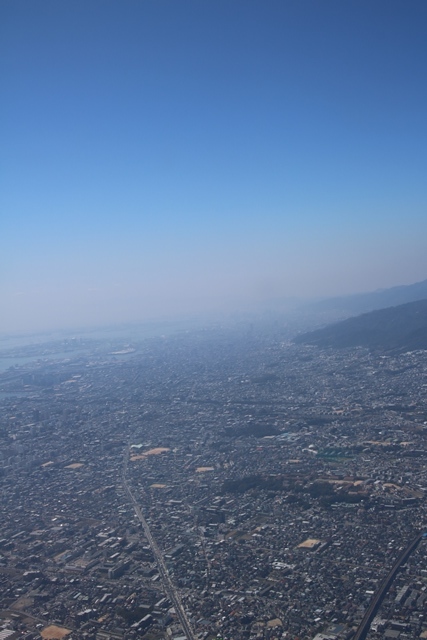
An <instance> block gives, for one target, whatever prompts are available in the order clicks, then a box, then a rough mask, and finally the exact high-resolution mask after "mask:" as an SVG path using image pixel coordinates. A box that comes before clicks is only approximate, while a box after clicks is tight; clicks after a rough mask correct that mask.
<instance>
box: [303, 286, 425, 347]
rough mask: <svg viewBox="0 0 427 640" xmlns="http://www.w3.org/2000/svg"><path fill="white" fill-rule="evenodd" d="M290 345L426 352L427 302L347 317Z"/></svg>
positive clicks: (311, 332)
mask: <svg viewBox="0 0 427 640" xmlns="http://www.w3.org/2000/svg"><path fill="white" fill-rule="evenodd" d="M426 282H427V281H426ZM419 284H420V285H421V284H424V285H425V284H426V283H419ZM412 286H415V285H412ZM404 288H405V287H396V289H404ZM387 291H393V289H389V290H387ZM385 293H386V292H385ZM426 298H427V295H426ZM388 299H391V298H388ZM294 342H296V343H299V344H312V345H316V346H319V347H335V348H338V349H339V348H343V347H357V346H363V347H368V348H370V349H375V350H381V351H414V350H416V349H427V299H425V300H418V301H416V302H409V303H407V304H402V305H399V306H393V307H387V308H385V309H380V310H378V311H371V312H370V313H364V314H363V315H360V316H357V317H355V318H348V319H347V320H343V321H342V322H338V323H335V324H331V325H328V326H327V327H325V328H323V329H318V330H316V331H310V332H308V333H304V334H301V335H299V336H297V337H296V338H295V339H294Z"/></svg>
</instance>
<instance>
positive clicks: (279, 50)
mask: <svg viewBox="0 0 427 640" xmlns="http://www.w3.org/2000/svg"><path fill="white" fill-rule="evenodd" d="M0 23H1V30H2V33H1V34H0V41H1V44H0V47H1V54H0V65H1V69H0V73H1V77H2V83H1V87H0V93H1V95H0V98H1V99H0V103H1V107H0V108H1V126H2V144H1V148H0V160H1V178H0V179H1V185H0V186H1V189H0V206H1V212H0V300H1V305H2V309H3V311H2V314H1V318H0V330H4V331H12V330H14V329H17V330H21V329H25V330H29V329H37V330H38V329H43V328H58V327H72V326H78V325H79V326H81V325H91V324H98V323H100V324H104V323H114V322H125V321H131V322H133V321H139V320H144V319H146V318H154V317H159V316H174V315H176V314H182V313H195V312H205V311H223V310H234V309H238V308H248V307H251V306H254V307H256V306H257V305H258V306H260V307H262V306H263V305H268V301H269V300H270V299H276V298H281V297H287V296H307V297H310V296H327V295H335V294H341V293H351V292H356V291H366V290H373V289H376V288H379V287H387V286H393V285H397V284H406V283H411V282H415V281H418V280H423V279H425V278H427V251H426V238H427V207H426V204H427V180H426V177H425V176H426V156H427V144H426V143H427V124H426V114H427V81H426V80H427V79H426V68H427V64H426V63H427V41H426V38H425V28H426V24H427V3H426V2H425V1H424V0H420V1H411V0H409V1H403V0H401V1H400V2H397V1H395V0H355V1H353V0H346V1H343V0H324V1H320V0H317V1H311V0H292V1H291V0H262V1H261V0H258V1H254V0H203V1H201V0H197V1H190V0H179V1H177V0H115V1H112V0H84V1H80V0H72V1H71V0H43V1H41V0H3V2H2V3H1V4H0Z"/></svg>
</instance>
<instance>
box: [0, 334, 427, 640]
mask: <svg viewBox="0 0 427 640" xmlns="http://www.w3.org/2000/svg"><path fill="white" fill-rule="evenodd" d="M121 347H122V345H120V344H115V345H114V347H111V345H109V347H108V349H106V350H104V351H102V350H100V349H99V347H97V349H96V350H95V349H94V350H93V352H90V351H89V352H88V353H85V354H81V353H80V354H79V355H76V357H74V358H73V357H72V353H71V356H69V357H68V358H67V360H65V359H63V358H59V359H58V358H56V359H54V358H52V359H51V360H49V359H48V360H47V361H44V362H43V363H40V362H33V363H27V364H25V365H21V366H16V367H14V368H11V369H9V370H8V371H6V372H4V373H2V374H0V500H1V506H2V514H3V516H2V520H1V523H0V634H1V633H4V634H7V633H9V635H10V638H11V639H12V640H13V637H19V638H27V640H30V639H35V638H40V637H43V638H63V637H65V638H69V639H70V640H77V639H78V640H80V639H88V640H101V639H105V640H108V639H109V638H110V639H122V638H123V639H133V638H146V639H147V640H157V639H159V640H160V639H170V640H173V639H175V640H177V639H179V638H186V637H187V638H188V635H189V632H188V631H186V630H185V629H184V628H183V625H182V619H181V618H180V616H179V615H178V612H177V610H176V607H175V606H174V602H173V601H172V600H171V598H170V593H169V592H168V589H167V588H166V585H165V583H164V579H163V576H162V571H161V568H160V567H159V563H158V558H157V556H156V553H154V552H153V549H152V548H151V546H150V543H149V540H148V538H147V535H146V531H144V528H143V527H142V525H141V522H140V520H139V519H138V517H137V513H136V512H135V508H134V504H133V503H132V501H131V500H130V499H129V494H128V492H127V491H126V487H130V488H131V491H132V495H133V496H134V498H135V499H136V501H137V503H138V505H139V507H140V509H141V511H142V513H143V515H144V518H145V521H146V523H147V525H148V527H149V529H150V532H151V536H152V537H153V539H154V540H155V542H156V546H157V548H158V550H160V553H161V555H162V559H163V561H164V563H165V565H166V567H167V571H168V573H169V576H170V580H171V582H172V584H173V585H174V588H175V589H176V592H177V594H178V595H179V599H180V602H181V603H182V607H183V609H184V611H185V613H186V616H187V618H188V621H189V625H190V626H191V629H192V634H193V637H194V638H199V639H206V640H214V639H216V638H222V639H224V640H225V639H228V640H243V639H255V638H259V639H261V638H263V639H267V638H269V639H271V640H273V639H278V638H289V639H292V640H293V639H295V638H307V639H312V638H314V637H317V640H321V639H322V638H323V639H326V638H328V639H331V640H347V639H350V638H351V637H352V636H353V635H354V633H355V630H356V629H357V627H358V625H359V624H360V622H361V620H362V618H363V615H364V612H365V611H366V609H367V607H368V605H369V602H370V601H371V599H372V597H373V595H374V594H375V593H376V591H377V589H378V588H379V585H380V584H381V581H382V580H383V578H384V577H385V575H386V574H387V573H388V571H389V569H390V567H391V566H392V565H393V562H394V560H395V559H396V557H397V556H398V555H399V553H400V551H401V550H402V549H403V548H404V547H405V545H406V544H407V543H408V542H409V541H410V540H411V539H412V538H413V537H414V536H415V535H416V534H417V532H419V531H423V530H424V528H426V529H427V513H426V501H425V495H426V491H427V467H426V456H427V450H426V447H425V438H426V428H427V401H426V390H427V353H426V352H424V351H417V352H410V353H400V354H393V355H390V354H389V355H384V354H372V353H369V352H368V351H366V350H364V349H349V350H341V351H336V350H319V349H317V348H315V347H308V346H297V345H293V344H291V343H289V342H288V341H286V340H284V338H283V335H282V334H281V333H280V331H278V330H276V331H269V332H267V331H258V330H257V329H254V328H253V327H251V328H235V329H234V330H231V329H228V330H225V329H216V330H211V331H194V332H192V333H189V334H180V335H175V336H170V337H168V338H164V339H152V340H150V341H145V342H141V343H140V344H135V345H133V347H134V349H135V351H131V349H126V348H125V349H123V348H121ZM112 351H114V355H111V352H112ZM425 545H426V543H425V541H424V539H423V540H422V541H421V543H420V544H419V546H418V547H417V549H416V551H415V552H414V554H413V555H412V556H411V557H410V559H409V560H408V562H407V563H406V564H405V566H404V568H403V569H402V570H401V571H400V572H399V573H398V576H397V578H396V580H395V581H394V582H393V584H392V586H391V587H390V589H389V591H388V592H387V595H386V597H385V600H384V602H383V604H382V606H381V607H380V610H379V611H378V613H377V616H376V617H375V620H374V623H373V624H372V625H371V630H370V632H369V638H372V639H375V640H376V639H377V638H382V637H387V638H392V639H397V638H400V639H401V640H405V639H407V638H418V637H427V617H426V615H427V591H426V590H427V559H426V547H425ZM11 634H13V635H11ZM2 637H3V636H1V635H0V638H2ZM5 637H6V635H5Z"/></svg>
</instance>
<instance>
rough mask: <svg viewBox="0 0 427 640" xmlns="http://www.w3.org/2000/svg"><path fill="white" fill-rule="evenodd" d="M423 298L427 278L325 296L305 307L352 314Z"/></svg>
mask: <svg viewBox="0 0 427 640" xmlns="http://www.w3.org/2000/svg"><path fill="white" fill-rule="evenodd" d="M425 299H427V280H423V281H422V282H416V283H415V284H409V285H403V286H399V287H392V288H390V289H382V290H380V291H372V292H370V293H360V294H356V295H350V296H341V297H336V298H327V299H326V300H319V301H318V302H315V303H312V304H310V305H309V306H307V308H309V309H310V310H311V311H316V312H340V313H342V314H345V315H349V316H353V315H356V314H360V313H366V312H368V311H374V310H376V309H383V308H385V307H394V306H397V305H401V304H406V303H407V302H416V301H418V300H425Z"/></svg>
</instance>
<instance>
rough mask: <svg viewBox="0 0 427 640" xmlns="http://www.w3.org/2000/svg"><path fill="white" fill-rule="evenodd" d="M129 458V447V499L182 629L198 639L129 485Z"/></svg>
mask: <svg viewBox="0 0 427 640" xmlns="http://www.w3.org/2000/svg"><path fill="white" fill-rule="evenodd" d="M128 460H129V449H127V450H126V453H125V456H124V462H123V473H122V480H123V487H124V489H125V491H126V493H127V495H128V497H129V500H130V501H131V502H132V506H133V508H134V511H135V513H136V516H137V518H138V520H139V521H140V523H141V525H142V528H143V530H144V533H145V537H146V538H147V540H148V543H149V545H150V547H151V550H152V552H153V555H154V557H155V559H156V562H157V567H158V569H159V574H160V577H161V579H162V582H163V586H164V589H165V591H166V593H167V595H168V596H169V599H170V601H171V602H172V604H173V606H174V608H175V611H176V614H177V616H178V618H179V621H180V623H181V626H182V629H183V631H184V634H185V636H186V638H187V640H196V636H195V635H194V633H193V629H192V628H191V625H190V621H189V620H188V618H187V614H186V613H185V609H184V607H183V605H182V602H181V599H180V597H179V593H178V591H177V589H176V587H175V586H174V585H173V583H172V580H171V578H170V575H169V572H168V569H167V567H166V564H165V561H164V558H163V553H162V552H161V550H160V549H159V547H158V545H157V543H156V541H155V539H154V538H153V536H152V534H151V531H150V527H149V526H148V522H147V521H146V519H145V518H144V515H143V513H142V511H141V508H140V506H139V504H138V502H137V500H136V498H135V496H134V495H133V493H132V491H131V489H130V487H129V483H128V481H127V477H126V476H127V466H128Z"/></svg>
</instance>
